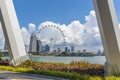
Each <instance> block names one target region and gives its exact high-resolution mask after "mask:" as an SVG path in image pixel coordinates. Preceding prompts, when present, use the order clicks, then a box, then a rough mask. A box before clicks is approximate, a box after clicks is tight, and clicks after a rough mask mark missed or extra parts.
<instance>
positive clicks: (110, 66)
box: [93, 0, 120, 74]
mask: <svg viewBox="0 0 120 80" xmlns="http://www.w3.org/2000/svg"><path fill="white" fill-rule="evenodd" d="M93 2H94V7H95V11H96V16H97V20H98V25H99V29H100V33H101V37H102V42H103V47H104V51H105V56H106V59H107V60H106V63H105V72H106V73H107V74H113V73H120V29H119V26H118V22H117V17H116V13H115V9H114V4H113V0H93Z"/></svg>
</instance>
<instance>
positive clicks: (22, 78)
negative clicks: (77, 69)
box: [0, 71, 68, 80]
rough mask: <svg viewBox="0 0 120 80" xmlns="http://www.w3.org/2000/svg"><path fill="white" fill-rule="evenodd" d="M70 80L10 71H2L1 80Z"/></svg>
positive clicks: (0, 72)
mask: <svg viewBox="0 0 120 80" xmlns="http://www.w3.org/2000/svg"><path fill="white" fill-rule="evenodd" d="M1 79H4V80H68V79H63V78H56V77H51V76H43V75H37V74H27V73H17V72H10V71H0V80H1Z"/></svg>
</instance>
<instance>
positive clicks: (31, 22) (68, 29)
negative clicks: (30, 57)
mask: <svg viewBox="0 0 120 80" xmlns="http://www.w3.org/2000/svg"><path fill="white" fill-rule="evenodd" d="M13 2H14V5H15V9H16V13H17V17H18V21H19V23H20V27H21V32H22V35H23V39H24V43H26V44H29V41H30V40H29V38H30V35H31V33H32V32H37V31H39V29H40V27H41V26H42V25H58V26H60V28H61V29H62V30H64V34H65V36H66V41H67V42H68V43H76V44H79V45H80V46H78V47H79V48H80V49H87V50H88V51H97V50H102V42H101V38H100V33H99V29H98V25H97V21H96V16H95V11H94V8H93V4H92V0H87V1H86V0H76V1H73V0H71V1H68V0H66V1H65V0H61V1H56V0H51V1H49V0H37V1H36V2H35V1H34V0H31V1H30V0H14V1H13ZM114 2H115V9H116V12H117V16H118V22H119V23H120V15H119V14H120V10H119V7H118V6H119V3H120V1H119V0H114ZM71 5H72V6H71ZM119 23H118V24H119ZM0 27H1V25H0ZM0 33H1V35H0V41H1V42H0V48H3V44H4V38H3V33H2V29H1V28H0ZM50 34H52V35H53V36H56V37H55V38H56V39H61V35H60V33H57V34H56V30H54V29H51V30H49V29H47V30H43V31H42V32H41V38H43V39H49V38H50V37H49V35H50Z"/></svg>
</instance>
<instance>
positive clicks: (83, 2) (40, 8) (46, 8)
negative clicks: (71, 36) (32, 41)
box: [13, 0, 120, 27]
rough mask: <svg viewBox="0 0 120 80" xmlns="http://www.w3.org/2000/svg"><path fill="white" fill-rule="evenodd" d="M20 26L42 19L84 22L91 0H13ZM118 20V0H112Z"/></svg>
mask: <svg viewBox="0 0 120 80" xmlns="http://www.w3.org/2000/svg"><path fill="white" fill-rule="evenodd" d="M13 1H14V5H15V9H16V12H17V16H18V19H19V23H20V26H24V27H27V26H28V24H29V23H30V22H32V23H34V24H36V25H39V24H40V23H42V22H44V21H53V22H56V23H61V24H70V22H72V21H73V20H79V21H80V22H81V23H84V22H85V19H84V18H85V15H88V14H89V12H90V11H91V10H93V9H94V8H93V4H92V0H13ZM114 2H115V6H116V11H117V14H118V19H119V22H120V15H119V14H120V10H119V7H118V5H119V4H120V0H114Z"/></svg>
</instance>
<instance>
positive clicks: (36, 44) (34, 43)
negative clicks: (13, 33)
mask: <svg viewBox="0 0 120 80" xmlns="http://www.w3.org/2000/svg"><path fill="white" fill-rule="evenodd" d="M41 50H42V42H41V41H40V40H39V39H38V38H37V36H36V34H35V33H32V35H31V37H30V46H29V51H31V52H39V51H41Z"/></svg>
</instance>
